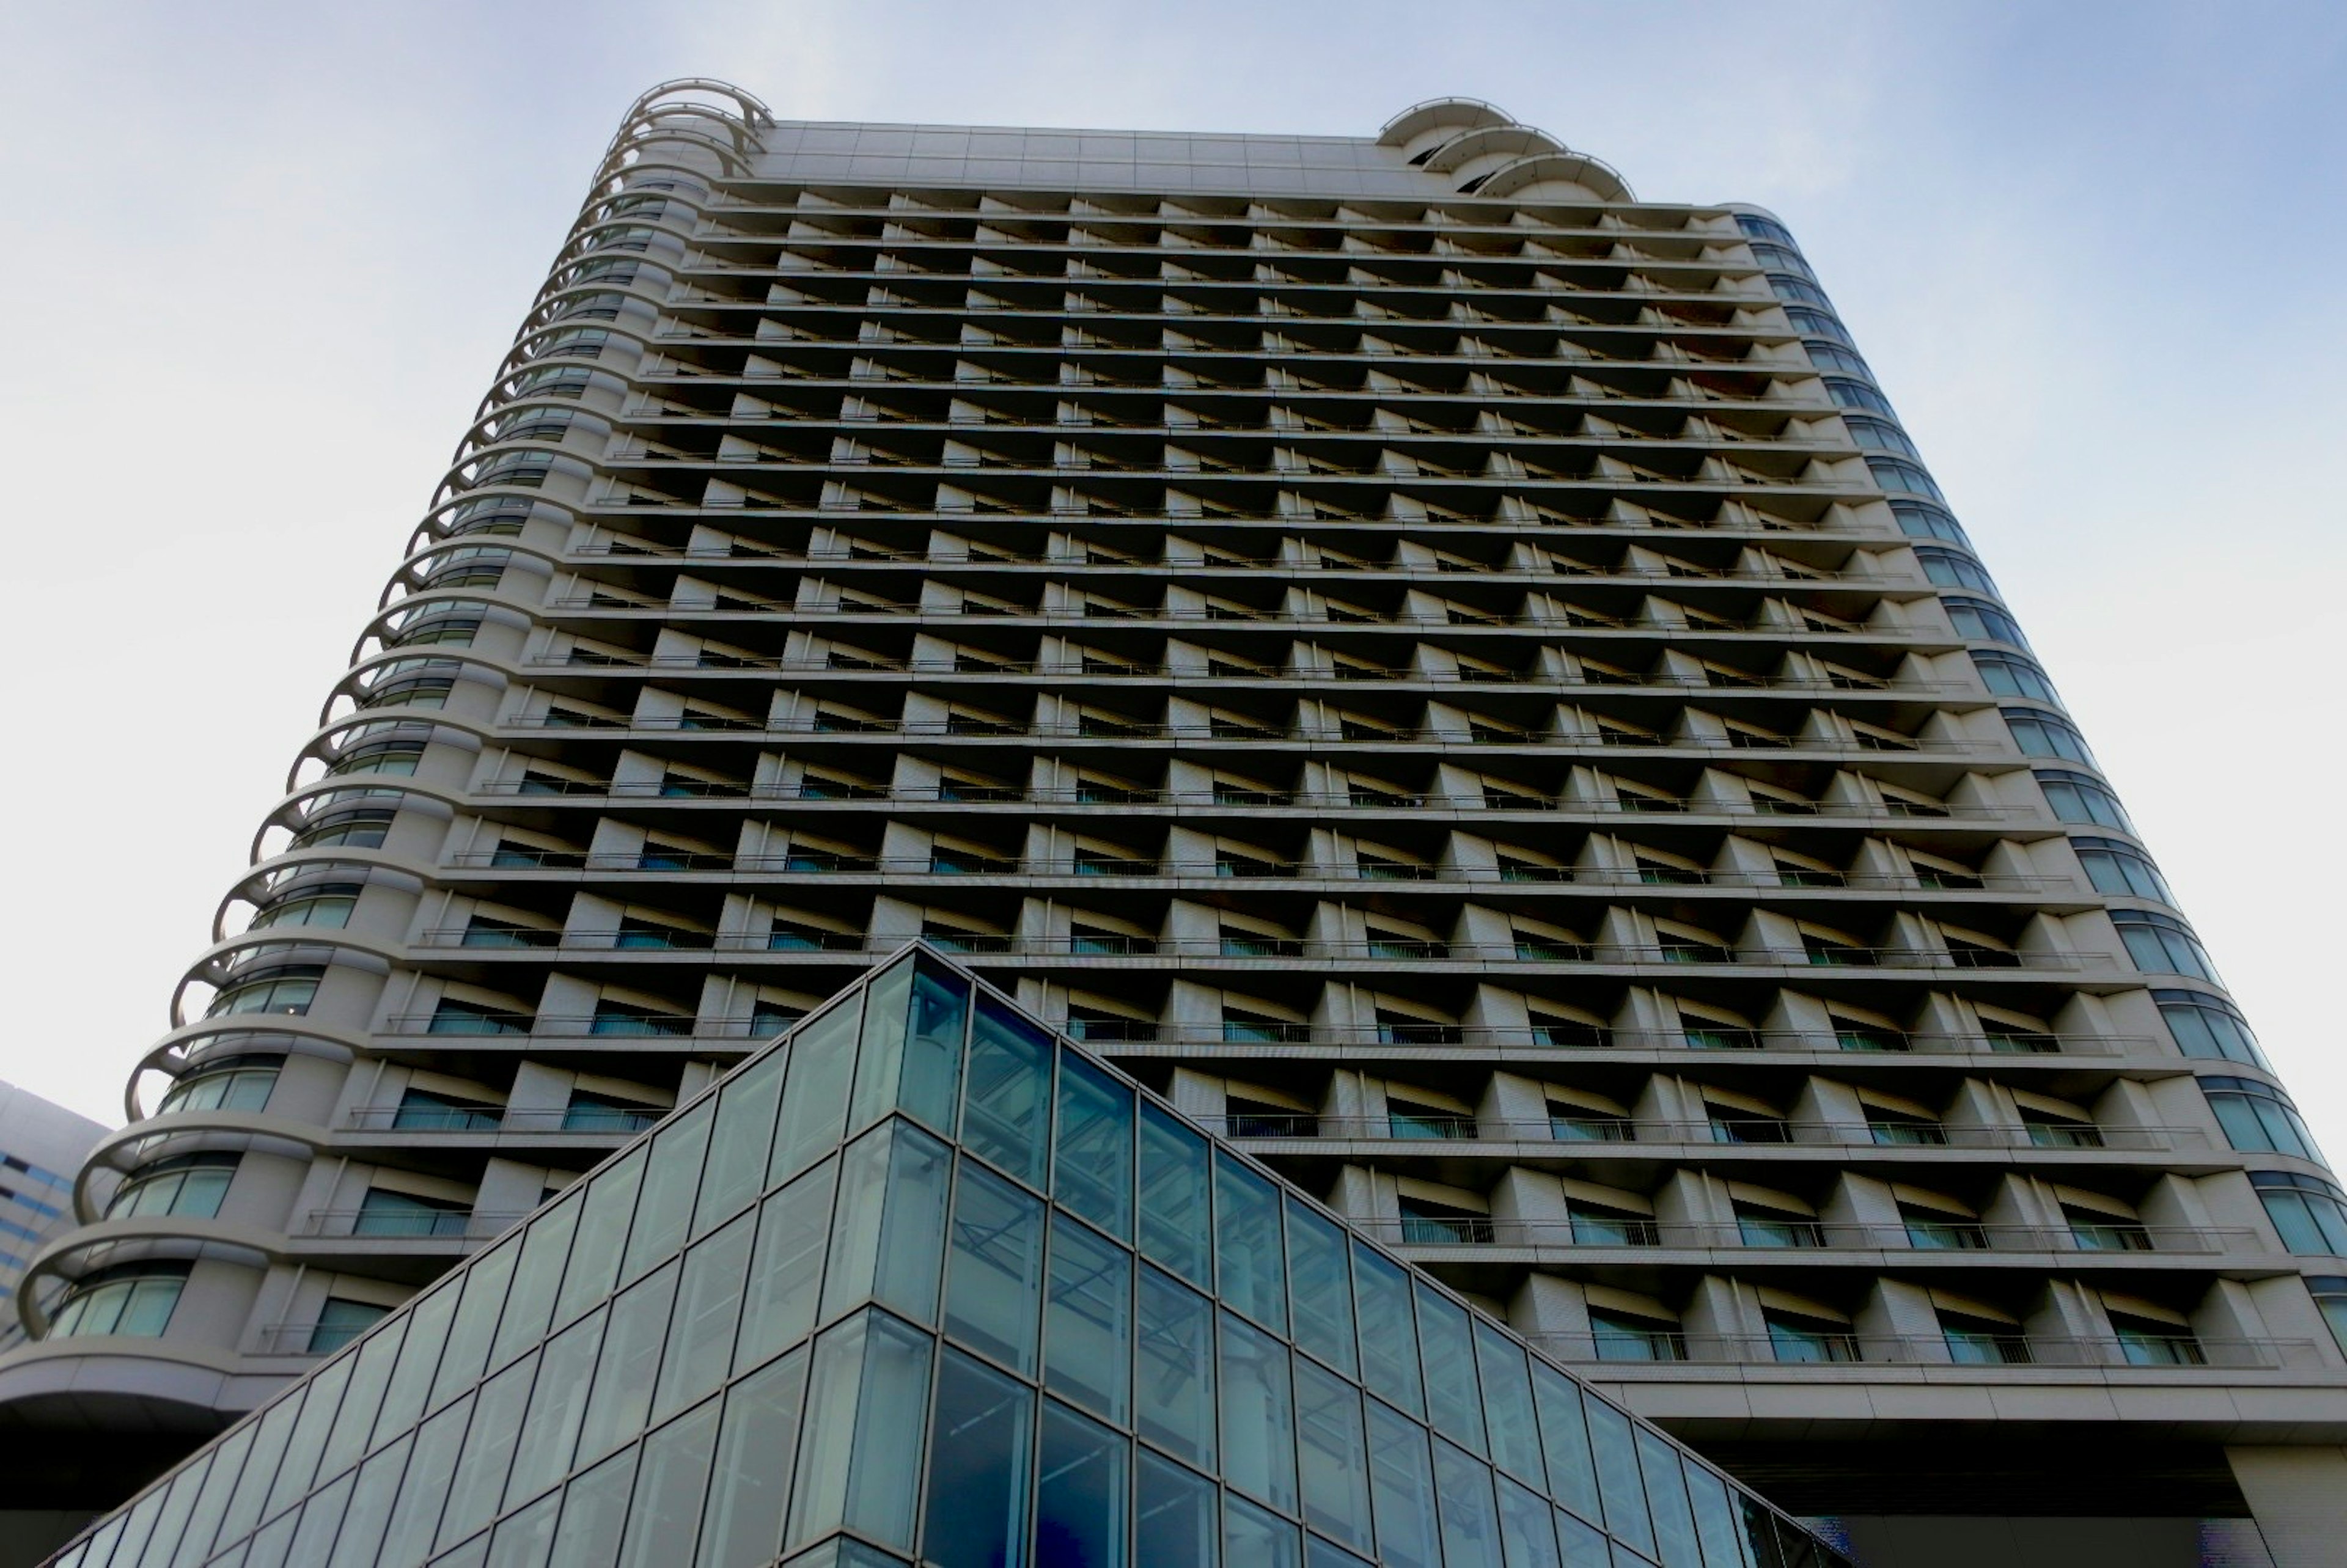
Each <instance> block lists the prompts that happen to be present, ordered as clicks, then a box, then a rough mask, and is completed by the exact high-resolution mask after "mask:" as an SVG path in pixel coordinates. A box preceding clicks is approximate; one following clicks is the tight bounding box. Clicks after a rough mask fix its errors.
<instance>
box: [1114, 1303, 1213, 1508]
mask: <svg viewBox="0 0 2347 1568" xmlns="http://www.w3.org/2000/svg"><path fill="white" fill-rule="evenodd" d="M1136 1317H1137V1322H1136V1325H1135V1332H1134V1335H1133V1348H1134V1355H1133V1362H1134V1373H1135V1378H1134V1381H1135V1383H1136V1391H1135V1395H1134V1401H1133V1402H1134V1403H1135V1405H1137V1406H1138V1407H1139V1419H1138V1420H1137V1422H1136V1424H1137V1425H1138V1426H1139V1428H1140V1430H1141V1435H1142V1436H1143V1437H1144V1438H1147V1439H1148V1440H1150V1441H1151V1442H1153V1443H1155V1444H1157V1445H1158V1446H1159V1447H1161V1448H1163V1449H1166V1450H1169V1451H1171V1452H1173V1453H1175V1454H1178V1455H1180V1456H1181V1457H1182V1458H1184V1459H1185V1460H1190V1461H1191V1462H1192V1463H1193V1464H1198V1465H1203V1466H1205V1467H1206V1468H1207V1469H1209V1470H1211V1469H1213V1468H1214V1307H1213V1306H1212V1304H1211V1303H1209V1302H1208V1301H1207V1300H1206V1298H1205V1297H1204V1296H1200V1295H1198V1294H1197V1293H1196V1292H1195V1291H1192V1290H1185V1289H1184V1288H1183V1287H1182V1286H1179V1285H1176V1284H1174V1283H1173V1280H1172V1279H1170V1278H1168V1277H1166V1276H1164V1275H1162V1274H1160V1273H1158V1272H1157V1271H1156V1270H1155V1269H1153V1268H1144V1269H1143V1270H1142V1271H1141V1291H1140V1298H1139V1311H1138V1313H1137V1315H1136Z"/></svg>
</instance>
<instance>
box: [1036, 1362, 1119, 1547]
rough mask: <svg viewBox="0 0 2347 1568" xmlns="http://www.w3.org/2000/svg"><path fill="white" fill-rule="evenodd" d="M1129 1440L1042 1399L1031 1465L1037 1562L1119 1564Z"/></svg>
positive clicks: (1097, 1423)
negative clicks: (1037, 1455) (1039, 1438)
mask: <svg viewBox="0 0 2347 1568" xmlns="http://www.w3.org/2000/svg"><path fill="white" fill-rule="evenodd" d="M1132 1462H1133V1446H1132V1444H1131V1443H1130V1442H1129V1441H1127V1440H1125V1439H1124V1438H1123V1437H1122V1436H1120V1435H1119V1434H1117V1433H1115V1432H1112V1431H1110V1430H1108V1429H1107V1428H1106V1427H1103V1426H1102V1425H1101V1424H1100V1423H1099V1422H1097V1421H1091V1420H1086V1419H1084V1418H1083V1417H1081V1416H1080V1415H1077V1414H1076V1413H1075V1412H1074V1411H1072V1410H1071V1409H1067V1407H1065V1406H1063V1405H1061V1404H1060V1403H1059V1402H1058V1401H1056V1400H1053V1399H1046V1400H1044V1401H1043V1444H1042V1459H1041V1460H1040V1463H1039V1464H1038V1465H1037V1467H1036V1471H1037V1473H1036V1487H1035V1558H1036V1563H1037V1564H1038V1568H1047V1565H1048V1568H1123V1564H1124V1561H1125V1553H1124V1534H1125V1506H1126V1502H1127V1500H1128V1499H1129V1498H1130V1496H1131V1494H1132V1483H1131V1482H1130V1481H1128V1480H1127V1479H1126V1471H1128V1470H1129V1469H1130V1467H1131V1465H1132Z"/></svg>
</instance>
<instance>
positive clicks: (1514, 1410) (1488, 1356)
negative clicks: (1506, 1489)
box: [1475, 1317, 1543, 1486]
mask: <svg viewBox="0 0 2347 1568" xmlns="http://www.w3.org/2000/svg"><path fill="white" fill-rule="evenodd" d="M1475 1368H1476V1371H1477V1373H1478V1374H1479V1375H1480V1377H1481V1379H1482V1384H1483V1425H1484V1427H1485V1429H1486V1430H1487V1432H1488V1434H1489V1436H1490V1437H1491V1460H1492V1462H1493V1463H1494V1464H1497V1465H1498V1466H1499V1467H1500V1468H1501V1470H1503V1471H1508V1472H1510V1473H1511V1474H1512V1475H1515V1476H1517V1477H1519V1478H1520V1479H1522V1480H1523V1481H1527V1482H1529V1483H1530V1484H1532V1485H1533V1486H1539V1485H1542V1482H1543V1475H1542V1469H1541V1446H1540V1423H1539V1420H1538V1419H1537V1418H1536V1417H1535V1416H1534V1415H1533V1413H1532V1378H1531V1376H1530V1374H1529V1372H1528V1371H1527V1370H1526V1368H1525V1365H1524V1352H1523V1347H1522V1346H1521V1345H1518V1344H1516V1343H1515V1342H1513V1341H1512V1340H1511V1339H1510V1338H1509V1337H1507V1336H1506V1335H1504V1334H1502V1333H1501V1332H1500V1331H1499V1329H1497V1328H1495V1327H1492V1326H1491V1324H1489V1323H1486V1322H1484V1321H1483V1320H1482V1319H1481V1318H1480V1317H1479V1318H1477V1319H1476V1320H1475Z"/></svg>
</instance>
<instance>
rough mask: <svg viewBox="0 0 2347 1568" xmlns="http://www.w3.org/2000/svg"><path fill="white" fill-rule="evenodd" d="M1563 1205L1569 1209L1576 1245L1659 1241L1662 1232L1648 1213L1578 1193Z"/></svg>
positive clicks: (1620, 1244) (1632, 1243) (1646, 1244)
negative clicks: (1618, 1206)
mask: <svg viewBox="0 0 2347 1568" xmlns="http://www.w3.org/2000/svg"><path fill="white" fill-rule="evenodd" d="M1565 1206H1566V1208H1567V1209H1568V1210H1569V1211H1570V1215H1571V1221H1572V1225H1573V1244H1574V1245H1577V1246H1656V1245H1661V1242H1662V1239H1663V1236H1662V1232H1661V1230H1660V1229H1659V1228H1657V1227H1656V1225H1655V1221H1654V1216H1653V1215H1651V1214H1639V1213H1637V1212H1636V1211H1635V1210H1632V1209H1617V1208H1613V1207H1609V1206H1608V1205H1606V1204H1599V1203H1592V1202H1590V1201H1589V1200H1587V1199H1585V1198H1579V1197H1575V1198H1573V1199H1570V1200H1569V1201H1568V1202H1567V1204H1566V1205H1565Z"/></svg>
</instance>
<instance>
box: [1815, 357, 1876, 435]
mask: <svg viewBox="0 0 2347 1568" xmlns="http://www.w3.org/2000/svg"><path fill="white" fill-rule="evenodd" d="M1836 352H1837V353H1838V352H1840V351H1838V350H1837V351H1836ZM1809 357H1810V358H1812V359H1815V358H1816V357H1817V355H1816V354H1814V353H1813V354H1811V355H1810V356H1809ZM1826 394H1827V395H1828V396H1829V397H1831V398H1832V399H1833V400H1834V406H1835V407H1837V408H1859V409H1864V410H1865V411H1866V412H1868V413H1870V414H1880V415H1883V416H1884V417H1885V418H1891V419H1895V418H1897V417H1898V415H1895V414H1893V413H1892V412H1891V400H1890V399H1889V398H1887V397H1885V396H1883V395H1882V394H1881V393H1880V392H1878V391H1876V390H1875V388H1874V387H1873V386H1872V385H1871V384H1869V383H1867V382H1863V381H1852V380H1850V378H1849V377H1848V376H1841V375H1829V376H1827V377H1826Z"/></svg>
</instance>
